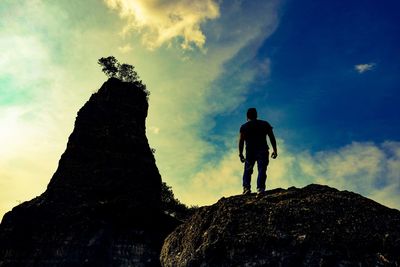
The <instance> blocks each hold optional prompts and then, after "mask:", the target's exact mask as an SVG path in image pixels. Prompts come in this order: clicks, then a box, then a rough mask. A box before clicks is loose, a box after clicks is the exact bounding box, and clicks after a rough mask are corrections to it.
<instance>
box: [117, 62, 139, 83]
mask: <svg viewBox="0 0 400 267" xmlns="http://www.w3.org/2000/svg"><path fill="white" fill-rule="evenodd" d="M118 78H120V79H121V80H122V81H124V82H131V83H133V82H136V81H137V80H138V78H139V77H138V75H137V72H136V71H135V67H133V66H132V65H129V64H125V63H124V64H121V65H120V66H119V68H118Z"/></svg>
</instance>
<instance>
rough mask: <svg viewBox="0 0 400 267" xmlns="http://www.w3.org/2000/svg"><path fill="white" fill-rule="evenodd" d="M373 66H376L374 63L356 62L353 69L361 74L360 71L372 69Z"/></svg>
mask: <svg viewBox="0 0 400 267" xmlns="http://www.w3.org/2000/svg"><path fill="white" fill-rule="evenodd" d="M375 66H376V64H375V63H367V64H358V65H355V66H354V69H355V70H356V71H357V72H358V73H360V74H362V73H364V72H367V71H371V70H373V69H374V68H375Z"/></svg>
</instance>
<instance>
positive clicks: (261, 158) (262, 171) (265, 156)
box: [257, 150, 269, 193]
mask: <svg viewBox="0 0 400 267" xmlns="http://www.w3.org/2000/svg"><path fill="white" fill-rule="evenodd" d="M268 163H269V152H268V150H267V151H260V153H258V154H257V169H258V177H257V191H258V192H260V193H263V192H264V191H265V182H266V181H267V166H268Z"/></svg>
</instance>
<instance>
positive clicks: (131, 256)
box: [0, 78, 176, 267]
mask: <svg viewBox="0 0 400 267" xmlns="http://www.w3.org/2000/svg"><path fill="white" fill-rule="evenodd" d="M141 88H142V87H141V86H140V84H137V83H127V82H122V81H120V80H118V79H115V78H111V79H109V80H108V81H107V82H106V83H104V84H103V86H102V87H101V88H100V89H99V90H98V92H96V93H94V94H93V95H92V96H91V98H90V100H89V101H88V102H87V103H86V104H85V105H84V106H83V107H82V108H81V110H80V111H79V112H78V116H77V119H76V122H75V128H74V131H73V132H72V134H71V135H70V137H69V140H68V144H67V148H66V151H65V152H64V154H63V155H62V156H61V159H60V161H59V166H58V169H57V171H56V172H55V174H54V176H53V177H52V178H51V181H50V183H49V185H48V188H47V190H46V192H44V193H43V194H42V195H41V196H39V197H37V198H35V199H33V200H31V201H28V202H25V203H22V204H21V205H19V206H17V207H15V208H14V209H13V210H12V211H10V212H9V213H7V214H6V215H5V216H4V218H3V220H2V223H1V225H0V266H2V267H3V266H159V265H160V262H159V253H160V249H161V245H162V242H163V240H164V238H165V236H166V235H167V234H168V233H169V232H170V231H172V229H173V228H174V227H175V226H176V223H175V221H174V220H172V219H171V218H169V217H168V216H165V215H163V214H162V212H161V209H160V206H161V203H160V195H161V177H160V174H159V172H158V169H157V167H156V165H155V159H154V156H153V153H152V151H151V149H150V147H149V144H148V141H147V138H146V135H145V119H146V116H147V109H148V102H147V95H146V92H144V91H143V90H142V89H141Z"/></svg>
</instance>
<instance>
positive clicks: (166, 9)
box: [104, 0, 219, 49]
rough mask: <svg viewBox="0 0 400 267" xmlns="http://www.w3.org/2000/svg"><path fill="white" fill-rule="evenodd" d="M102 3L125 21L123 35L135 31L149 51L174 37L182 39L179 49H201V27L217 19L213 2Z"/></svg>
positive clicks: (138, 0)
mask: <svg viewBox="0 0 400 267" xmlns="http://www.w3.org/2000/svg"><path fill="white" fill-rule="evenodd" d="M104 1H105V3H106V4H107V6H108V7H110V8H111V9H114V10H117V11H118V12H119V15H120V16H121V17H122V18H126V19H127V25H126V27H125V28H124V30H123V32H124V33H127V32H129V31H131V30H135V31H139V32H140V33H141V35H142V41H143V43H144V44H145V45H146V46H147V47H148V48H150V49H154V48H157V47H160V46H161V45H163V44H169V43H171V41H173V40H175V39H177V38H182V42H181V47H182V48H183V49H190V48H192V46H193V45H194V46H197V47H199V48H202V47H203V45H204V43H205V41H206V36H205V35H204V33H203V32H202V30H201V24H202V23H203V22H205V21H207V20H212V19H215V18H217V17H218V16H219V6H218V4H217V2H216V1H214V0H204V1H188V0H171V1H160V0H156V1H147V0H136V1H131V0H104Z"/></svg>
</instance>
